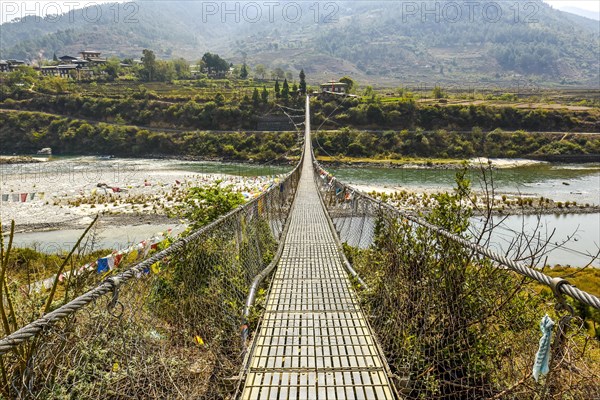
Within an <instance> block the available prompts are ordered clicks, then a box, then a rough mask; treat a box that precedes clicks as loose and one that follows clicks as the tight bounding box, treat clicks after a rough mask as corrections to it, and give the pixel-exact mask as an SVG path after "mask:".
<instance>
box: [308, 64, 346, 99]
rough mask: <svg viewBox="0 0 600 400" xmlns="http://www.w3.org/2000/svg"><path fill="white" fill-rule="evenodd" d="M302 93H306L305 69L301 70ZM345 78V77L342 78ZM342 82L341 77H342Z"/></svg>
mask: <svg viewBox="0 0 600 400" xmlns="http://www.w3.org/2000/svg"><path fill="white" fill-rule="evenodd" d="M299 77H300V93H301V94H306V75H305V74H304V70H303V69H301V70H300V75H299ZM342 79H343V78H342ZM340 82H341V79H340Z"/></svg>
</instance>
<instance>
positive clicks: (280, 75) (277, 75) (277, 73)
mask: <svg viewBox="0 0 600 400" xmlns="http://www.w3.org/2000/svg"><path fill="white" fill-rule="evenodd" d="M271 75H273V78H274V79H277V80H279V79H284V78H285V71H284V70H283V69H281V68H279V67H277V68H275V69H274V70H273V72H272V73H271Z"/></svg>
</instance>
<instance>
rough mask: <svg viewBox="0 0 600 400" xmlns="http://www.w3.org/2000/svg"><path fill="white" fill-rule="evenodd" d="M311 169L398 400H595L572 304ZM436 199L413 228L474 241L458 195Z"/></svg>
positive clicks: (592, 369) (597, 389) (598, 383)
mask: <svg viewBox="0 0 600 400" xmlns="http://www.w3.org/2000/svg"><path fill="white" fill-rule="evenodd" d="M314 166H315V179H316V181H317V185H318V187H319V190H320V192H321V195H322V197H323V201H324V204H325V206H326V208H327V211H328V213H329V215H330V217H331V218H332V220H333V222H334V225H335V229H336V230H337V232H338V234H339V236H340V240H341V241H342V242H343V243H344V248H345V252H346V256H347V257H348V259H349V261H350V263H351V264H352V265H353V267H354V269H355V270H356V271H357V272H358V274H359V275H360V276H361V277H362V278H363V280H364V282H365V284H366V287H364V288H362V290H360V291H359V293H360V294H361V296H360V297H361V300H362V302H363V306H364V307H365V311H366V313H367V314H368V315H369V320H370V324H371V326H372V328H373V329H374V332H375V333H376V336H377V339H378V341H379V343H380V345H381V347H382V349H383V352H384V354H385V356H386V358H387V361H388V363H389V366H390V370H391V373H392V374H393V378H392V381H393V383H394V386H395V387H396V389H397V391H398V393H399V394H400V396H401V397H402V398H406V399H484V398H485V399H490V398H492V399H597V398H600V344H599V342H598V340H597V339H594V338H592V337H591V336H590V335H589V334H588V331H587V328H586V325H585V321H583V320H582V319H581V318H578V317H573V316H572V315H571V314H570V313H569V312H568V310H569V305H570V304H573V305H575V306H576V304H577V301H573V302H572V303H570V304H564V303H563V302H562V301H561V298H560V297H558V298H555V297H554V296H552V292H551V291H550V290H548V289H545V290H544V288H545V287H546V286H544V285H541V284H540V283H539V282H536V281H534V280H532V279H529V278H527V277H524V276H522V275H521V274H518V273H516V272H514V271H513V270H511V269H509V268H508V267H507V266H505V265H502V264H500V263H498V262H496V261H493V260H491V259H490V258H488V257H486V256H484V255H481V254H480V253H478V252H477V251H474V250H473V249H470V248H468V247H466V246H464V245H463V244H461V243H457V242H456V241H454V240H451V239H449V238H448V237H447V236H445V235H442V234H440V232H439V231H438V230H432V229H431V228H430V227H427V226H423V225H421V224H419V223H416V222H415V218H411V217H410V216H409V215H407V214H404V213H402V212H401V211H399V210H396V209H394V208H392V207H390V206H389V205H385V204H384V203H382V202H381V201H378V200H375V199H373V198H371V197H369V196H367V195H364V194H362V193H360V192H359V191H357V190H355V189H353V188H352V187H350V186H347V185H345V184H343V183H342V182H339V181H338V180H337V179H335V177H333V176H332V175H330V174H329V173H327V171H325V170H324V169H323V168H322V167H321V166H320V165H319V164H318V163H317V162H316V161H315V162H314ZM437 200H438V206H437V207H435V208H434V209H433V210H431V212H430V213H429V214H427V215H422V216H421V218H422V219H423V220H425V221H426V222H429V223H430V224H433V225H435V226H436V227H439V228H440V229H443V230H446V231H450V232H451V233H452V234H456V235H459V236H460V237H461V238H464V239H467V240H475V241H476V239H477V238H473V237H472V236H470V233H469V232H470V231H469V229H468V228H469V217H470V215H471V214H470V211H469V209H468V208H467V207H464V198H461V196H460V194H458V191H457V192H455V193H454V194H448V195H446V196H445V197H444V196H441V197H439V198H438V199H437ZM545 293H546V294H545ZM554 306H559V307H558V308H555V307H554ZM560 306H564V307H566V310H565V309H560ZM545 314H549V315H550V317H551V318H552V319H553V320H554V321H556V326H555V327H554V331H553V334H552V344H551V351H550V354H551V361H550V372H549V374H548V375H547V376H545V377H542V378H541V379H540V380H539V382H536V381H535V380H534V379H533V377H532V367H533V365H534V360H535V355H536V352H537V350H538V346H539V342H540V337H541V331H540V327H539V324H540V320H541V319H542V317H543V316H544V315H545Z"/></svg>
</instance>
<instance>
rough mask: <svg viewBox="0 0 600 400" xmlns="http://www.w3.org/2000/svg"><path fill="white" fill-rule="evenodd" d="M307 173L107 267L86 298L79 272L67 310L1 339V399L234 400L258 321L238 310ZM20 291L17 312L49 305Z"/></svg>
mask: <svg viewBox="0 0 600 400" xmlns="http://www.w3.org/2000/svg"><path fill="white" fill-rule="evenodd" d="M299 175H300V170H299V169H298V168H295V169H294V171H292V172H291V173H290V174H289V175H288V176H287V177H286V178H285V179H284V180H282V181H281V182H280V183H278V184H275V185H273V186H272V187H271V188H270V189H269V190H268V191H267V192H266V193H264V194H263V195H261V196H259V197H257V198H256V199H254V200H252V201H250V202H248V203H246V204H245V205H243V206H242V207H240V208H238V209H236V210H234V211H232V212H230V213H228V214H227V215H226V216H223V217H221V218H219V219H217V220H216V221H214V222H212V223H211V224H209V225H208V226H206V227H203V228H201V229H199V230H198V231H196V232H193V233H191V234H189V235H188V236H187V237H186V238H184V239H183V240H179V241H176V242H173V243H169V244H164V245H163V246H164V248H163V249H161V248H159V249H157V250H156V251H157V253H156V254H154V255H152V257H151V258H150V259H146V260H145V261H143V262H142V263H139V264H137V265H134V266H132V267H131V268H129V269H127V270H125V272H121V273H118V271H119V270H117V269H115V270H113V271H111V272H115V273H114V274H112V273H110V274H109V276H108V277H107V280H106V281H104V282H103V283H102V284H101V285H100V286H98V287H96V289H93V290H92V291H89V292H85V291H83V290H79V293H78V290H77V289H76V288H77V287H82V286H81V285H83V284H84V281H85V279H86V278H85V276H83V275H80V276H78V277H77V278H76V279H75V280H74V281H73V282H71V288H72V289H71V290H72V293H70V294H65V295H64V296H62V294H61V297H62V298H63V299H68V300H72V301H70V302H67V301H58V302H56V303H57V304H55V307H54V308H57V307H58V306H60V305H62V306H61V307H59V308H57V309H56V310H54V311H53V313H54V314H53V313H50V314H49V316H48V315H46V316H45V317H44V318H45V319H44V318H42V319H41V320H37V321H36V322H34V323H33V324H32V325H28V326H26V327H24V328H22V329H21V330H19V331H17V332H13V335H12V336H11V337H9V338H4V339H2V340H1V341H0V354H2V355H1V359H0V362H1V365H0V367H1V371H0V372H1V377H2V382H3V385H2V388H1V393H2V396H3V397H5V398H28V399H29V398H33V399H47V398H53V399H54V398H59V399H60V398H70V399H92V398H115V399H131V398H136V399H138V398H165V399H166V398H186V399H188V398H226V397H228V396H230V394H231V392H232V391H233V390H235V387H236V384H237V381H236V379H237V377H236V375H237V374H238V372H239V366H240V365H241V363H242V361H243V350H242V349H243V346H242V343H241V337H240V332H241V331H240V329H241V325H242V323H246V322H249V323H250V324H251V325H252V324H255V323H256V322H257V318H258V315H257V314H256V313H255V314H253V315H251V318H250V320H249V321H246V320H245V319H244V317H243V315H242V314H243V309H244V305H245V301H246V297H247V296H248V290H249V288H250V285H251V284H252V281H253V279H254V278H255V276H256V275H257V274H258V273H259V272H260V271H262V270H263V269H264V268H265V267H266V266H267V265H268V264H269V262H270V261H271V259H272V258H273V255H274V254H275V252H276V250H277V247H278V243H279V239H280V236H281V233H282V231H283V228H284V225H285V222H286V219H287V216H288V213H289V210H290V207H291V203H292V200H293V197H294V194H295V191H296V187H297V184H298V179H299ZM120 270H121V271H123V269H122V268H121V269H120ZM77 279H79V280H82V281H81V282H76V280H77ZM19 288H20V286H19V284H18V282H10V283H9V284H8V285H7V289H8V290H10V292H11V296H12V298H13V299H14V300H15V301H14V304H15V305H16V307H17V310H16V313H20V319H25V320H28V321H31V320H34V319H35V314H37V313H39V309H40V307H41V306H42V305H43V303H42V304H40V303H39V301H41V300H38V302H37V303H36V301H35V299H34V301H32V297H31V295H30V294H26V293H20V289H19ZM79 295H81V296H82V297H79V298H77V299H76V298H75V297H76V296H79ZM26 296H27V297H26ZM6 299H7V297H6V296H4V297H3V300H4V305H6ZM40 299H41V297H40ZM259 300H260V299H259ZM58 303H60V304H58ZM65 303H67V304H65ZM63 304H64V305H63ZM50 320H51V321H50ZM9 325H10V324H9ZM10 326H12V325H10ZM36 327H37V330H36ZM40 327H41V330H40V329H39V328H40ZM38 330H39V332H37V331H38ZM11 331H14V329H11Z"/></svg>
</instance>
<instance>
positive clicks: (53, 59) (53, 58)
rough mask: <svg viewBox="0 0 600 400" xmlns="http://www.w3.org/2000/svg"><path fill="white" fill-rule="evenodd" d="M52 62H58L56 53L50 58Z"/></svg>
mask: <svg viewBox="0 0 600 400" xmlns="http://www.w3.org/2000/svg"><path fill="white" fill-rule="evenodd" d="M52 61H54V62H58V57H56V53H54V56H52Z"/></svg>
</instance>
